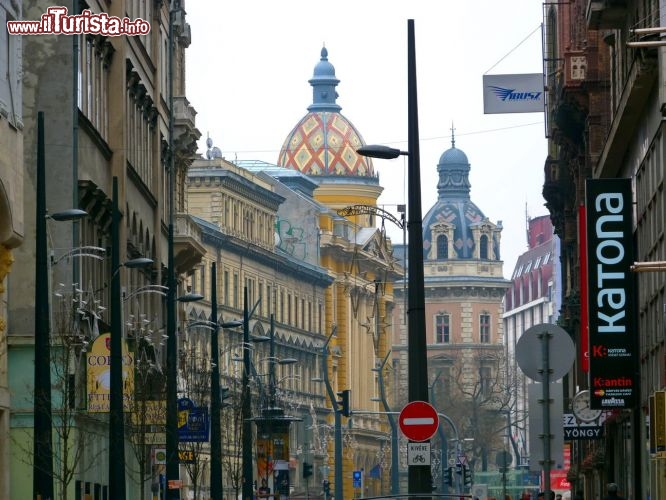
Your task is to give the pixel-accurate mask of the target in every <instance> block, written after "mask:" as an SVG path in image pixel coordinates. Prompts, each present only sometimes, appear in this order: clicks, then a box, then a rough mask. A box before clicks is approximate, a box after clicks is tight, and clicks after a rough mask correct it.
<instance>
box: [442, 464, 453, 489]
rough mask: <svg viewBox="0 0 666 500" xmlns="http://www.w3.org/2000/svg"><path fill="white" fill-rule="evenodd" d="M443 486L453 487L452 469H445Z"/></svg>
mask: <svg viewBox="0 0 666 500" xmlns="http://www.w3.org/2000/svg"><path fill="white" fill-rule="evenodd" d="M444 484H446V485H447V486H453V467H449V468H448V469H446V477H445V478H444Z"/></svg>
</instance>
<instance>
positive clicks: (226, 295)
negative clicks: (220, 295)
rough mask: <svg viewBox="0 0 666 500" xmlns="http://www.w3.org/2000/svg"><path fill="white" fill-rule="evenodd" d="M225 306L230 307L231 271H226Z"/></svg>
mask: <svg viewBox="0 0 666 500" xmlns="http://www.w3.org/2000/svg"><path fill="white" fill-rule="evenodd" d="M224 305H225V306H228V305H229V271H224Z"/></svg>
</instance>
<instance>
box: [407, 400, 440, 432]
mask: <svg viewBox="0 0 666 500" xmlns="http://www.w3.org/2000/svg"><path fill="white" fill-rule="evenodd" d="M398 423H399V424H400V430H401V431H402V433H403V434H404V435H405V437H406V438H407V439H409V440H411V441H427V440H428V439H430V438H431V437H433V436H434V434H435V432H437V427H439V416H438V415H437V410H435V407H434V406H432V405H431V404H430V403H426V402H425V401H412V402H411V403H407V404H406V405H405V407H404V408H403V409H402V411H401V412H400V417H399V418H398Z"/></svg>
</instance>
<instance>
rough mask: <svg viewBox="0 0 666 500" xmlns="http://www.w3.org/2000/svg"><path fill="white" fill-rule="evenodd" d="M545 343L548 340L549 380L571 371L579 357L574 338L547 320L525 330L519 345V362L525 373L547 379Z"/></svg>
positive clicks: (517, 358)
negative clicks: (545, 373)
mask: <svg viewBox="0 0 666 500" xmlns="http://www.w3.org/2000/svg"><path fill="white" fill-rule="evenodd" d="M544 342H548V368H549V369H550V375H549V377H550V378H549V381H550V382H555V381H556V380H559V379H561V378H562V377H564V376H565V375H566V374H567V373H568V372H569V370H571V367H572V366H573V362H574V359H575V358H576V347H575V346H574V343H573V340H571V337H569V334H568V333H567V332H566V331H565V330H564V329H563V328H561V327H559V326H557V325H551V324H549V323H544V324H541V325H534V326H533V327H531V328H528V329H527V330H525V332H524V333H523V334H522V335H521V337H520V339H518V343H517V344H516V361H517V362H518V366H520V369H521V370H522V371H523V373H524V374H525V375H527V376H528V377H529V378H531V379H532V380H536V381H537V382H543V374H542V370H543V369H544V368H545V367H544V366H543V365H544V362H543V354H542V353H543V343H544Z"/></svg>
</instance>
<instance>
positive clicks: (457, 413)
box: [393, 139, 510, 491]
mask: <svg viewBox="0 0 666 500" xmlns="http://www.w3.org/2000/svg"><path fill="white" fill-rule="evenodd" d="M469 170H470V163H469V160H468V159H467V155H466V154H465V153H464V152H463V151H462V150H460V149H458V148H456V146H455V139H453V140H452V145H451V148H449V149H447V150H446V151H444V153H442V155H441V157H440V159H439V162H438V164H437V171H438V173H439V182H438V183H437V192H438V199H437V202H436V203H435V204H434V205H433V206H432V207H431V208H430V210H429V211H428V212H427V213H426V215H425V216H424V217H423V259H424V282H425V316H426V342H427V356H428V373H429V384H430V402H431V403H432V404H433V405H434V406H435V407H436V409H437V410H438V411H439V412H441V413H444V414H445V415H447V416H448V417H449V418H451V419H452V420H453V422H454V424H455V425H456V427H457V429H458V432H459V436H455V434H454V432H453V431H452V429H451V427H450V426H447V425H445V424H443V425H441V426H440V430H441V431H442V432H440V433H439V435H438V436H437V437H435V438H433V444H432V446H433V450H438V453H435V454H434V456H436V455H439V453H441V463H442V469H441V470H437V469H436V468H435V469H433V482H434V485H435V486H436V487H437V489H438V491H442V490H446V488H445V485H444V484H443V478H444V474H445V472H444V470H445V467H446V463H447V457H446V453H447V452H448V453H449V454H450V458H454V457H456V455H464V456H465V457H466V460H467V461H468V463H469V464H470V465H471V467H472V468H473V469H476V470H483V471H485V470H487V468H488V462H489V457H491V458H490V463H491V464H493V465H494V456H495V455H494V453H493V454H491V452H493V451H499V449H501V448H502V447H503V443H502V440H501V439H499V438H500V436H502V432H503V431H504V425H503V424H502V422H503V421H504V420H503V418H502V416H501V414H500V413H499V412H498V410H501V409H507V408H508V405H509V402H510V399H509V397H510V391H509V390H508V389H507V387H506V385H505V384H506V382H505V373H506V369H505V368H506V359H505V355H504V348H503V344H502V342H503V335H504V332H503V323H502V312H503V307H502V300H503V297H504V294H505V291H506V289H507V288H508V286H509V282H508V281H507V280H505V279H504V277H503V272H502V267H503V262H502V260H501V255H500V237H501V232H502V223H501V222H497V223H493V222H491V221H490V220H489V219H488V217H486V216H485V215H484V214H483V212H482V211H481V210H480V209H479V208H478V207H477V206H476V205H475V204H474V202H473V201H472V200H471V198H470V188H471V185H470V182H469ZM399 250H400V255H404V252H405V249H404V247H402V246H401V247H400V248H399ZM396 253H398V252H396ZM405 293H407V294H408V293H409V291H408V290H406V289H403V288H402V286H401V284H396V287H395V294H396V304H397V306H398V307H396V309H395V313H394V315H393V323H394V324H395V325H399V327H398V328H397V329H396V331H395V336H394V338H393V364H394V368H395V372H394V373H395V386H394V388H395V390H396V400H397V401H399V402H401V403H402V404H404V403H405V402H406V395H407V378H408V370H407V349H408V342H407V339H408V318H407V315H406V314H405V312H406V311H405V308H406V307H408V301H407V300H406V298H405V296H404V294H405ZM456 437H459V438H460V439H461V440H463V439H465V440H467V441H465V443H466V444H465V446H464V447H463V446H462V444H463V443H462V442H460V443H457V444H459V445H460V448H459V449H457V450H456V443H455V441H453V442H452V446H451V448H450V449H449V446H448V440H450V439H455V438H456ZM438 458H439V457H438Z"/></svg>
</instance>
